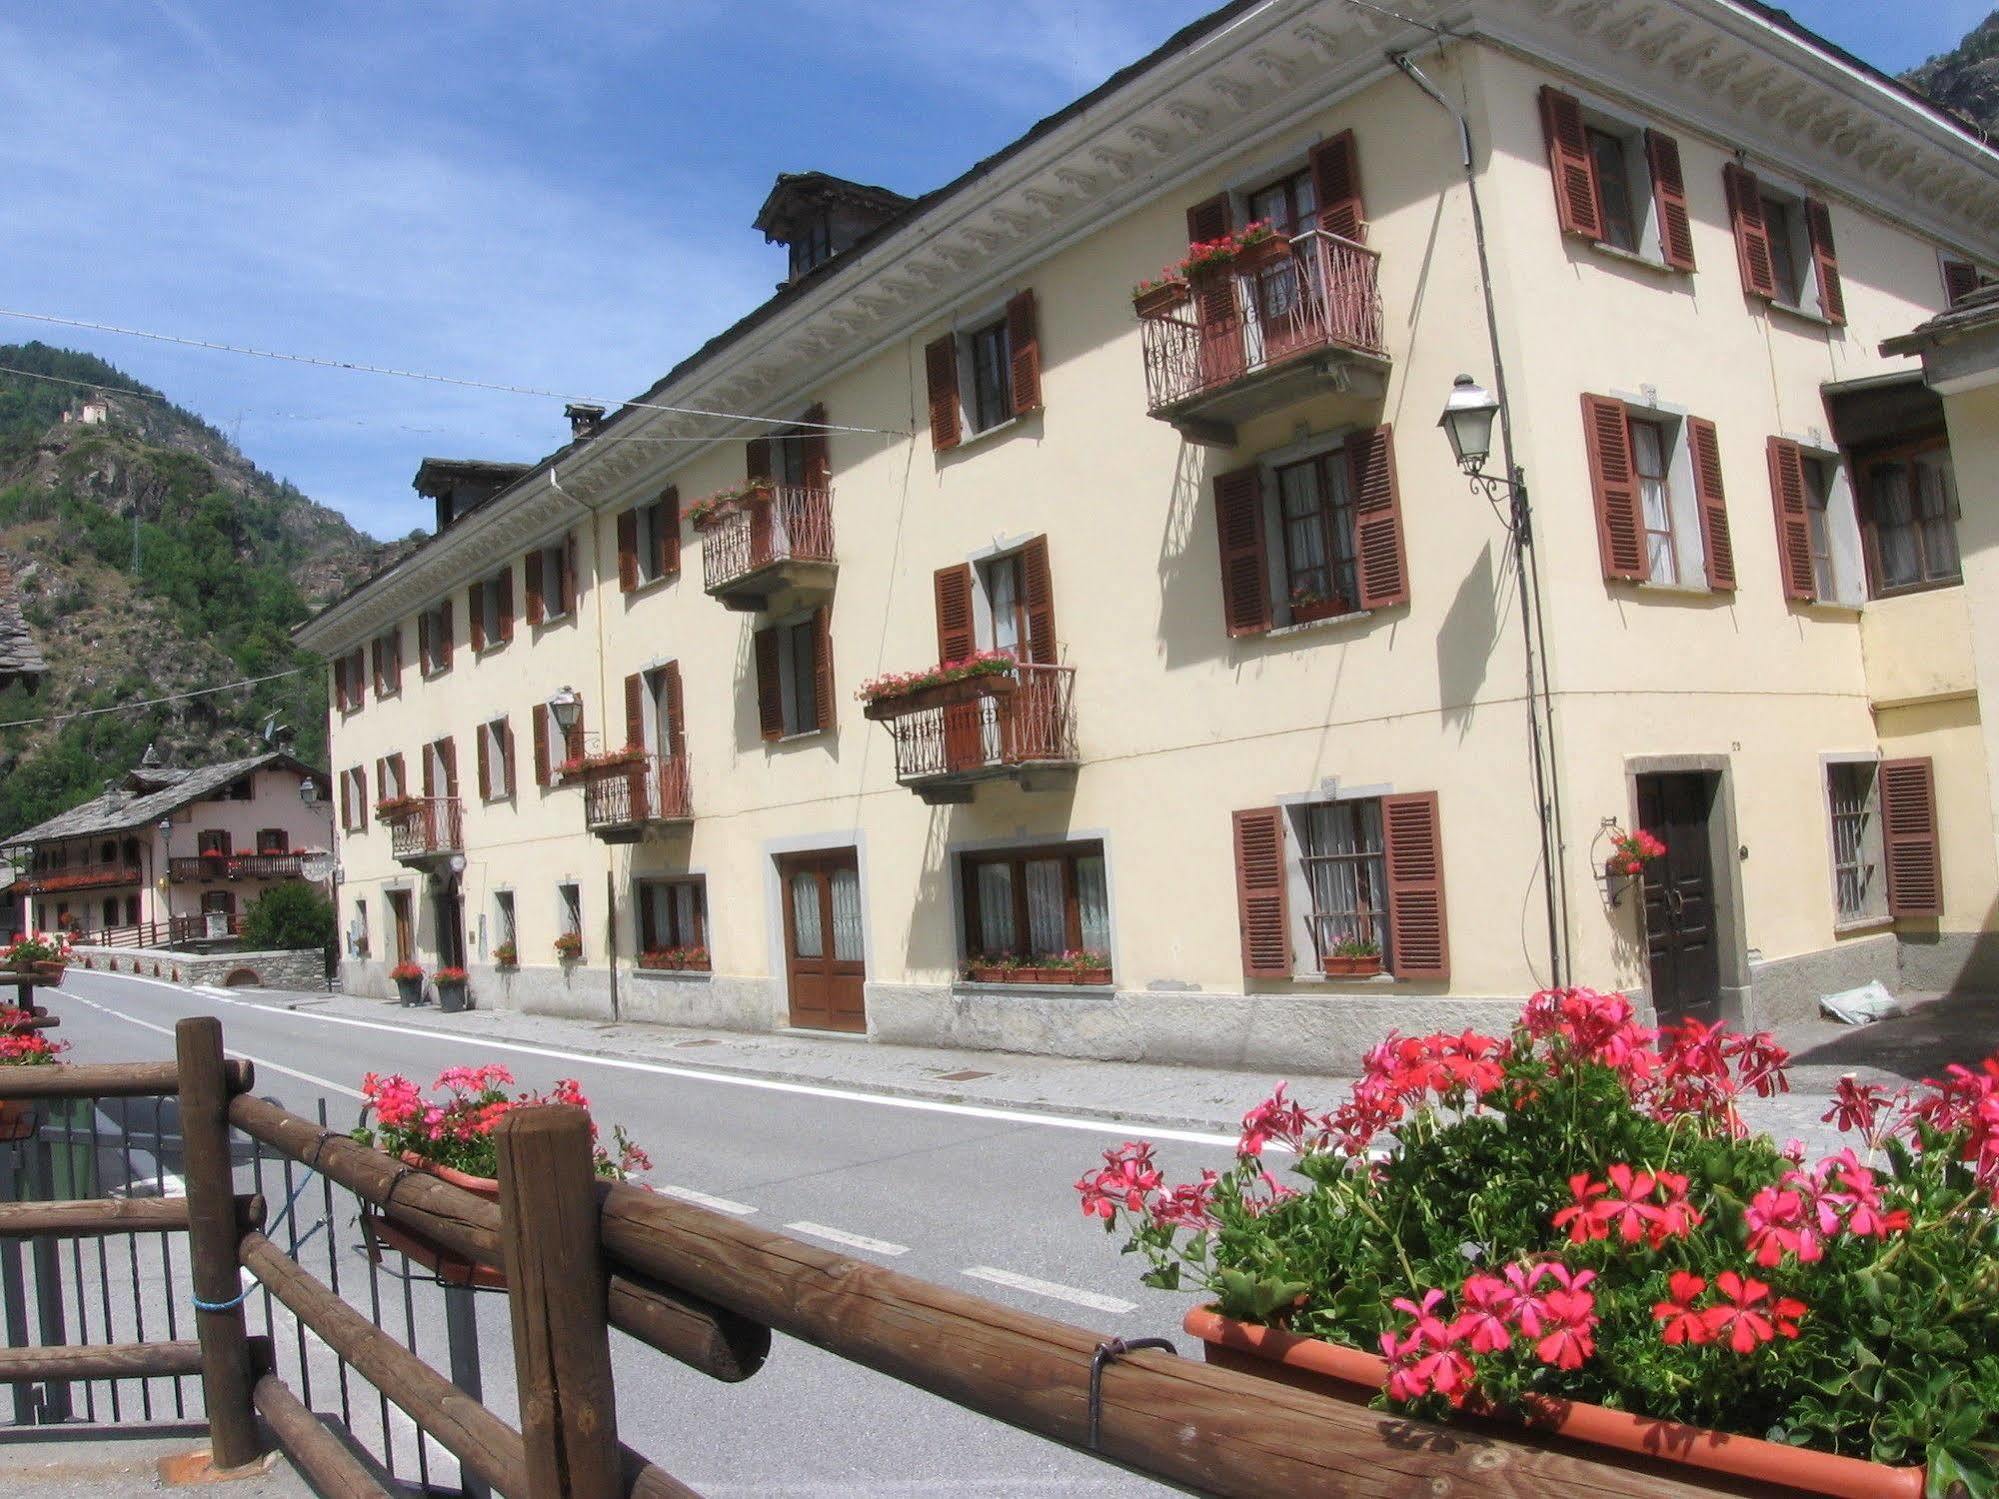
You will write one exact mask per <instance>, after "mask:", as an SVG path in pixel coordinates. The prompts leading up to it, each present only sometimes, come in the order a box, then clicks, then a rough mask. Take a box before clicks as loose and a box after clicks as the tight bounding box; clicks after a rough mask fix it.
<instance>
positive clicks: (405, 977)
mask: <svg viewBox="0 0 1999 1499" xmlns="http://www.w3.org/2000/svg"><path fill="white" fill-rule="evenodd" d="M389 978H390V980H391V981H392V982H393V983H394V984H395V986H396V996H397V998H399V999H400V1000H401V1001H402V1002H403V1005H404V1007H405V1008H408V1007H411V1006H414V1005H420V1004H422V1003H423V970H422V969H421V968H419V967H418V966H417V965H416V964H414V963H398V964H396V966H395V967H393V968H391V969H390V970H389Z"/></svg>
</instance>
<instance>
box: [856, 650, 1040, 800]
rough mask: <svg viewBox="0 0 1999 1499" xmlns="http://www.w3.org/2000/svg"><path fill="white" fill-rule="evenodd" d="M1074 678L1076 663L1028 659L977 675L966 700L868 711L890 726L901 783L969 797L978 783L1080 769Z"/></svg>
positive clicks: (935, 794)
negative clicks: (1002, 672)
mask: <svg viewBox="0 0 1999 1499" xmlns="http://www.w3.org/2000/svg"><path fill="white" fill-rule="evenodd" d="M1075 679H1076V669H1075V668H1074V667H1072V666H1036V665H1032V664H1030V663H1028V662H1022V663H1020V664H1019V665H1018V666H1016V667H1015V668H1014V670H1013V674H1012V675H1011V676H1009V677H1002V678H998V679H993V678H982V679H977V680H976V684H975V686H974V687H972V688H971V689H970V690H971V691H973V692H976V693H977V694H978V695H976V696H970V697H969V700H968V701H963V702H954V703H945V704H934V703H926V702H924V701H923V700H922V699H914V700H912V702H911V705H910V707H909V709H908V711H907V712H898V711H897V705H896V704H895V703H893V702H877V703H876V704H875V705H874V707H873V710H872V711H871V713H870V715H869V716H870V717H874V718H879V719H881V720H882V721H883V722H885V723H887V725H888V729H889V734H890V737H891V738H892V739H893V740H894V742H895V778H896V780H897V781H899V782H901V783H902V784H903V785H905V786H908V787H910V788H911V789H912V790H915V791H918V792H920V793H922V794H923V795H924V796H925V799H926V800H934V801H964V800H968V799H969V797H970V791H969V788H970V787H971V786H973V785H975V784H976V783H977V782H979V781H987V780H997V779H1004V778H1012V779H1016V780H1020V781H1021V782H1022V784H1023V785H1025V786H1029V787H1030V788H1031V787H1032V785H1033V781H1032V777H1031V773H1032V772H1033V771H1035V770H1037V769H1042V770H1069V769H1073V768H1074V766H1075V765H1076V762H1077V759H1078V758H1079V757H1078V755H1077V751H1076V698H1075ZM1001 684H1005V685H1001ZM996 687H997V689H998V690H995V688H996Z"/></svg>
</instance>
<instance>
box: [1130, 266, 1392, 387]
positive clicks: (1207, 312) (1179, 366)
mask: <svg viewBox="0 0 1999 1499" xmlns="http://www.w3.org/2000/svg"><path fill="white" fill-rule="evenodd" d="M1380 261H1381V257H1380V255H1379V254H1378V253H1377V252H1375V251H1373V250H1370V249H1368V248H1367V246H1365V245H1361V244H1356V243H1354V241H1352V240H1350V239H1343V238H1341V237H1340V236H1339V235H1336V234H1329V233H1327V232H1326V231H1325V230H1323V229H1311V230H1307V231H1306V232H1305V233H1303V234H1299V235H1296V236H1294V237H1293V238H1292V240H1291V253H1290V254H1289V255H1288V256H1284V257H1282V258H1280V259H1278V260H1277V261H1276V262H1275V263H1273V264H1270V265H1266V266H1264V267H1262V268H1260V269H1257V270H1253V271H1231V272H1227V273H1225V274H1223V275H1222V277H1221V278H1220V280H1221V284H1219V285H1217V284H1214V283H1212V282H1210V283H1208V284H1206V285H1201V286H1197V287H1196V288H1195V289H1194V292H1193V295H1192V297H1191V299H1190V300H1189V301H1187V302H1183V303H1181V304H1180V305H1179V306H1177V307H1172V308H1168V309H1166V310H1164V311H1161V312H1157V313H1150V314H1146V315H1144V316H1142V317H1141V318H1140V319H1139V326H1140V328H1141V330H1142V335H1143V338H1144V346H1145V394H1146V403H1147V407H1148V409H1149V410H1152V411H1155V412H1156V411H1160V410H1163V409H1165V408H1167V407H1170V406H1174V405H1177V404H1178V403H1179V402H1181V401H1185V400H1188V399H1190V398H1191V397H1194V396H1199V395H1205V394H1208V393H1209V392H1211V391H1215V390H1220V389H1222V388H1223V387H1225V386H1228V385H1230V384H1233V383H1234V382H1235V381H1237V380H1240V379H1243V378H1244V377H1246V376H1249V375H1253V374H1257V373H1259V372H1261V371H1262V370H1265V369H1268V368H1270V367H1271V366H1273V365H1276V364H1280V363H1282V362H1283V361H1285V360H1287V359H1291V358H1293V357H1295V356H1297V355H1300V354H1305V353H1310V352H1312V351H1314V350H1319V349H1352V350H1355V351H1357V352H1359V353H1363V354H1370V355H1374V356H1377V357H1385V355H1386V349H1385V347H1384V345H1383V341H1382V313H1381V289H1380V284H1379V280H1378V276H1377V271H1378V269H1379V266H1380Z"/></svg>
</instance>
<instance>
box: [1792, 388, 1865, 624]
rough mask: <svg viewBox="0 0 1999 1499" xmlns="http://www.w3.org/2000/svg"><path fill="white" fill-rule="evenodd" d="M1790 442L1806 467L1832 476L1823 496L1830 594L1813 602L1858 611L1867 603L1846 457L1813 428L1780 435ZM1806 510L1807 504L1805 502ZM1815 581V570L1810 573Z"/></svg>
mask: <svg viewBox="0 0 1999 1499" xmlns="http://www.w3.org/2000/svg"><path fill="white" fill-rule="evenodd" d="M1781 435H1782V436H1783V438H1784V439H1785V440H1786V441H1787V442H1794V443H1796V444H1797V445H1798V447H1799V449H1800V450H1801V453H1802V456H1803V458H1804V460H1805V462H1807V463H1822V464H1825V465H1827V466H1828V468H1829V469H1830V471H1831V473H1832V484H1831V485H1830V487H1829V489H1828V491H1827V494H1826V508H1825V514H1826V533H1827V539H1828V540H1829V541H1830V542H1831V551H1832V581H1833V589H1834V591H1833V593H1832V594H1831V595H1830V596H1827V595H1825V594H1824V593H1823V592H1821V595H1820V597H1819V598H1818V600H1817V602H1818V603H1819V604H1822V605H1830V606H1832V607H1835V608H1841V609H1858V608H1861V607H1862V606H1863V605H1865V604H1866V602H1867V554H1866V551H1865V549H1864V546H1863V544H1862V542H1861V537H1860V507H1859V502H1858V500H1857V499H1856V497H1855V491H1854V486H1853V466H1852V465H1851V464H1850V463H1848V462H1847V461H1846V455H1845V454H1844V453H1842V452H1840V451H1839V449H1838V448H1836V447H1833V446H1832V445H1831V444H1829V443H1828V442H1827V441H1826V438H1825V433H1823V432H1821V431H1820V430H1819V429H1818V428H1816V427H1814V428H1813V429H1812V430H1811V431H1809V432H1803V433H1799V432H1786V433H1783V434H1781ZM1806 504H1807V505H1808V506H1809V504H1810V500H1809V499H1808V500H1807V501H1806ZM1813 581H1814V583H1816V581H1817V569H1816V566H1814V569H1813Z"/></svg>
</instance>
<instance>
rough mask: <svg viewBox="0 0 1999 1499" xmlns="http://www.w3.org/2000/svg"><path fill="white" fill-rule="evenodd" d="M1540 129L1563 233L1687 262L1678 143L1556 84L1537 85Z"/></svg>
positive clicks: (1668, 262)
mask: <svg viewBox="0 0 1999 1499" xmlns="http://www.w3.org/2000/svg"><path fill="white" fill-rule="evenodd" d="M1541 130H1542V134H1543V135H1544V136H1545V138H1546V141H1547V146H1548V165H1549V168H1550V172H1551V174H1552V176H1553V179H1554V185H1555V213H1556V220H1557V222H1558V223H1559V224H1560V225H1561V228H1562V232H1563V233H1565V234H1572V235H1574V236H1576V237H1577V238H1579V239H1586V240H1589V241H1590V242H1591V243H1593V244H1596V245H1600V246H1602V247H1603V248H1605V249H1609V250H1617V251H1621V252H1622V253H1624V254H1627V255H1637V256H1640V257H1642V258H1643V259H1645V260H1649V261H1652V262H1653V263H1655V264H1658V265H1662V266H1667V267H1670V268H1671V269H1673V270H1676V271H1691V270H1693V269H1694V236H1693V219H1692V217H1691V215H1690V214H1689V213H1688V211H1687V194H1686V183H1685V181H1684V179H1683V177H1682V175H1681V171H1680V147H1679V143H1678V142H1677V141H1676V140H1674V139H1673V137H1672V136H1670V135H1663V134H1661V133H1660V132H1659V131H1657V130H1647V129H1644V128H1643V127H1641V126H1639V125H1635V124H1632V123H1631V122H1629V121H1627V120H1621V119H1618V118H1616V117H1614V116H1612V115H1609V114H1606V113H1604V112H1602V111H1600V110H1598V109H1595V108H1593V107H1585V106H1584V104H1583V103H1582V101H1580V100H1579V99H1577V98H1575V97H1574V96H1573V95H1571V94H1565V93H1563V92H1561V91H1560V90H1559V89H1554V88H1544V89H1542V90H1541Z"/></svg>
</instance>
